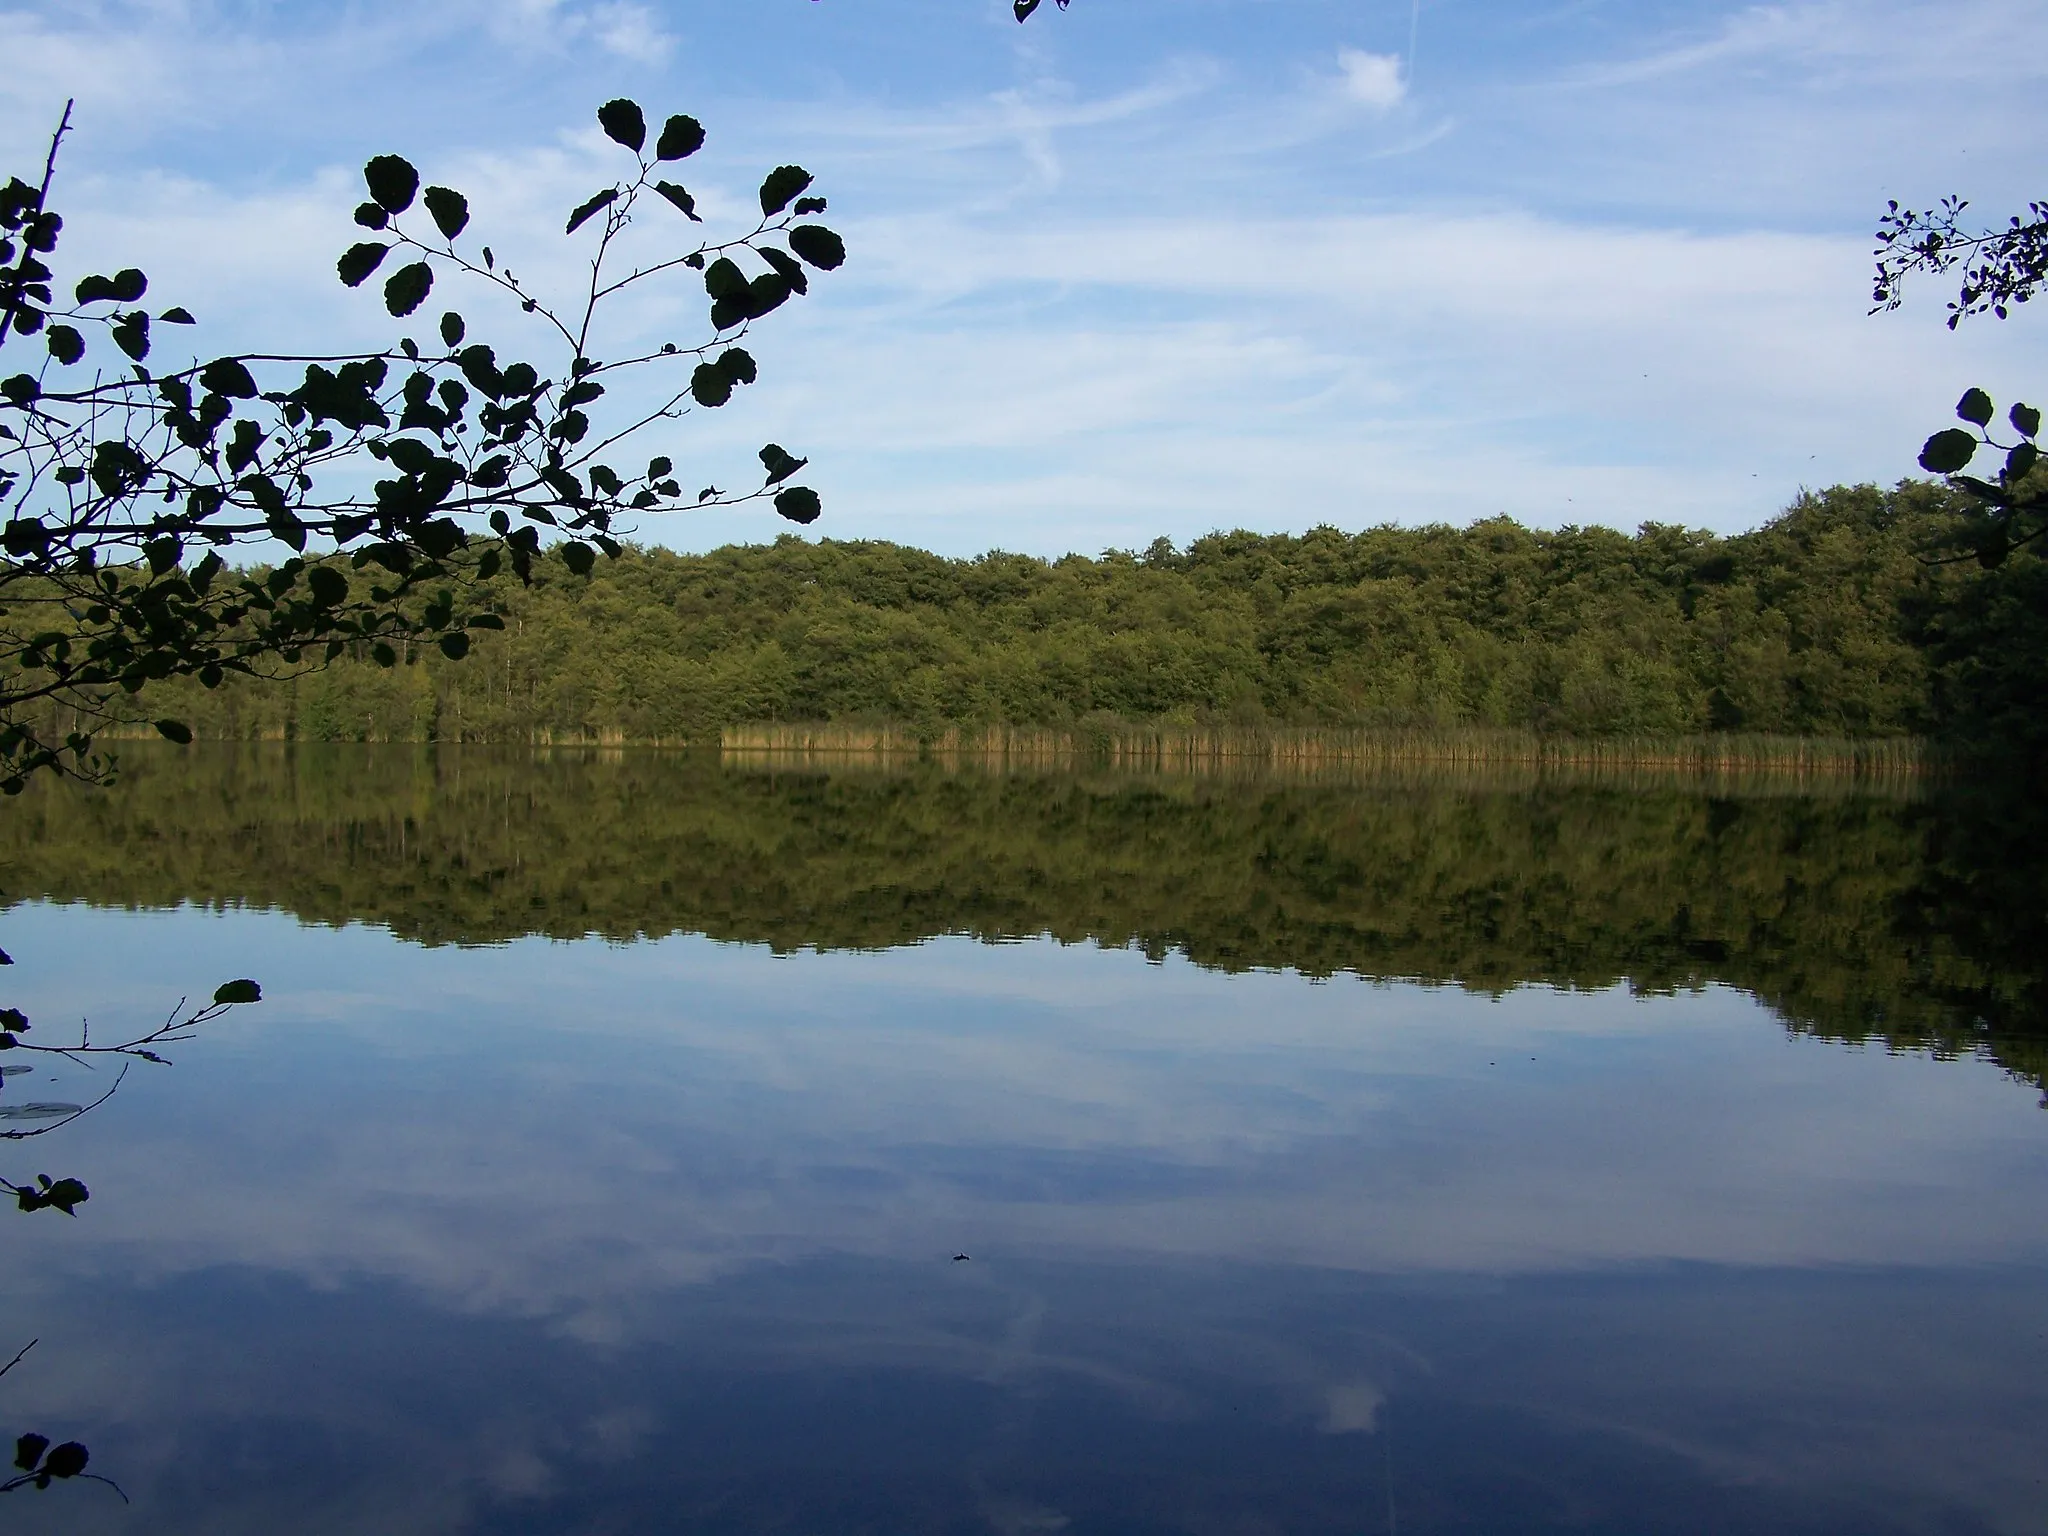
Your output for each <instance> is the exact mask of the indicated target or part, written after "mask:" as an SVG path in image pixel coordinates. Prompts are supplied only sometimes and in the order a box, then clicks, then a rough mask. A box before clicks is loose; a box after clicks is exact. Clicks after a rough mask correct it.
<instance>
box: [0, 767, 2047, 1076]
mask: <svg viewBox="0 0 2048 1536" xmlns="http://www.w3.org/2000/svg"><path fill="white" fill-rule="evenodd" d="M122 755H123V782H122V785H121V789H120V791H119V792H118V793H115V794H106V793H102V792H99V791H96V790H92V789H89V788H84V787H81V786H78V785H74V784H67V783H63V782H59V781H55V780H51V781H48V782H44V783H39V784H37V785H35V786H33V787H32V788H31V789H30V791H29V792H28V793H27V794H26V795H24V796H23V797H21V798H20V799H19V800H17V801H16V802H14V803H13V805H12V806H11V807H10V812H9V814H8V815H7V816H6V817H5V818H0V885H4V891H5V898H6V900H8V901H10V902H12V901H21V900H27V899H50V900H57V901H89V902H92V903H94V904H96V905H102V906H133V907H167V906H175V905H179V904H182V903H188V902H190V903H198V904H203V905H239V906H253V907H264V908H277V909H282V910H285V911H289V912H292V913H294V914H296V915H297V916H298V917H299V918H301V919H302V920H304V921H308V922H317V923H332V924H342V923H349V922H370V923H377V924H381V925H384V926H387V927H389V928H390V929H391V930H392V931H394V932H395V933H397V934H398V935H400V936H401V937H404V938H407V939H411V940H414V941H417V942H423V943H429V944H437V943H457V944H489V943H500V942H504V941H506V940H508V939H514V938H518V937H520V936H522V935H528V934H546V935H550V936H553V937H557V938H578V937H583V936H585V935H589V934H599V935H603V936H605V937H608V938H612V939H617V940H622V941H623V940H630V939H633V938H636V937H640V936H643V935H644V936H660V935H664V934H669V933H675V932H692V933H706V934H709V935H711V936H712V937H714V938H719V939H728V940H736V941H744V942H750V943H766V944H769V945H772V946H775V947H776V948H779V949H796V948H802V947H817V948H863V949H871V948H882V947H887V946H892V945H900V944H909V943H915V942H917V941H919V940H922V939H925V938H928V937H931V936H933V935H935V934H942V933H969V934H974V935H977V936H979V937H982V938H986V939H997V938H1003V937H1009V936H1018V935H1035V934H1041V933H1049V934H1052V935H1054V936H1055V937H1057V938H1060V939H1062V940H1066V941H1070V942H1081V941H1094V942H1098V943H1102V944H1108V945H1117V946H1124V945H1133V946H1137V947H1139V948H1142V949H1143V950H1144V951H1145V952H1146V953H1148V954H1150V955H1153V956H1155V957H1159V956H1164V955H1165V954H1167V953H1169V952H1174V951H1177V952H1180V953H1182V954H1185V955H1186V956H1188V957H1189V958H1190V959H1192V960H1193V961H1194V962H1195V963H1197V964H1200V965H1204V966H1211V967H1218V968H1222V969H1227V970H1241V969H1247V968H1252V967H1289V968H1293V969H1296V970H1299V971H1302V972H1304V973H1307V974H1309V975H1313V976H1330V975H1336V974H1340V973H1346V972H1348V973H1353V974H1356V975H1361V976H1368V977H1381V976H1391V977H1411V978H1420V979H1424V980H1429V981H1439V982H1446V983H1454V984H1457V985H1460V986H1466V987H1474V988H1480V989H1488V990H1495V989H1504V988H1508V987H1513V986H1517V985H1521V984H1524V983H1530V982H1539V983H1550V984H1555V985H1567V986H1574V987H1607V986H1613V985H1617V984H1619V983H1622V982H1624V981H1626V982H1627V983H1628V984H1630V985H1631V986H1633V987H1635V988H1637V989H1639V990H1650V991H1656V990H1663V989H1670V988H1683V987H1697V986H1703V985H1708V984H1712V983H1722V984H1726V985H1730V986H1735V987H1740V988H1742V989H1744V990H1746V991H1748V992H1751V993H1753V994H1754V995H1756V996H1757V997H1759V998H1761V999H1763V1000H1764V1001H1765V1002H1767V1003H1768V1004H1769V1005H1770V1006H1771V1007H1772V1008H1773V1009H1775V1010H1776V1011H1777V1012H1778V1014H1779V1015H1780V1017H1781V1018H1783V1019H1784V1021H1785V1022H1786V1024H1787V1025H1788V1027H1791V1028H1794V1029H1799V1030H1803V1031H1808V1032H1813V1033H1818V1034H1822V1035H1827V1036H1830V1037H1834V1038H1840V1039H1848V1040H1882V1041H1886V1042H1889V1043H1891V1044H1894V1045H1901V1046H1914V1047H1931V1048H1933V1049H1936V1050H1941V1051H1966V1050H1986V1051H1989V1052H1990V1053H1991V1054H1993V1055H1994V1056H1995V1057H1996V1058H1997V1059H1998V1060H2000V1061H2002V1062H2003V1063H2004V1064H2005V1065H2006V1066H2007V1067H2008V1068H2010V1069H2011V1070H2013V1071H2014V1072H2016V1073H2019V1074H2021V1075H2023V1076H2025V1077H2026V1078H2028V1079H2029V1080H2030V1081H2034V1082H2042V1081H2043V1074H2044V1072H2048V902H2044V900H2043V890H2042V882H2043V878H2044V877H2043V872H2044V871H2048V811H2044V810H2043V808H2042V806H2041V804H2040V802H2039V797H2038V796H2037V795H2033V794H2031V793H2029V792H2028V791H2027V789H2026V786H2024V785H2020V786H2017V788H2018V790H2019V792H2018V793H2017V794H2005V795H2001V794H2000V793H1999V792H1997V791H1995V790H1993V789H1991V788H1987V787H1983V786H1964V785H1956V786H1950V787H1933V788H1925V789H1921V790H1912V789H1910V788H1909V787H1906V786H1900V787H1897V788H1894V789H1892V790H1889V791H1887V792H1884V793H1879V794H1872V793H1867V792H1853V793H1852V792H1849V791H1847V790H1843V791H1841V792H1837V793H1833V794H1821V795H1815V794H1811V793H1800V794H1781V793H1770V792H1767V791H1765V790H1763V789H1761V788H1760V787H1759V786H1758V783H1757V781H1755V780H1753V779H1745V778H1742V777H1739V776H1738V777H1737V778H1735V779H1733V780H1731V781H1730V782H1729V783H1727V784H1723V785H1720V786H1712V787H1709V786H1702V785H1699V784H1687V783H1685V782H1683V781H1681V780H1678V779H1675V778H1669V777H1667V778H1664V779H1662V780H1658V781H1650V780H1644V781H1641V782H1634V783H1619V784H1617V783H1601V782H1599V781H1597V780H1583V779H1582V780H1574V779H1572V778H1570V777H1568V776H1567V777H1562V778H1559V777H1551V778H1540V777H1539V778H1534V779H1531V780H1529V781H1526V782H1524V781H1515V782H1506V781H1503V780H1501V779H1497V778H1488V777H1487V776H1484V775H1479V776H1474V777H1471V778H1468V779H1463V780H1460V779H1458V778H1457V777H1456V776H1450V777H1445V776H1443V775H1429V776H1425V775H1421V774H1416V775H1411V776H1408V777H1406V778H1403V777H1401V776H1398V775H1394V776H1388V777H1384V778H1380V779H1376V780H1373V781H1369V782H1367V781H1360V780H1356V779H1354V780H1351V781H1348V782H1344V783H1336V784H1328V783H1316V782H1313V781H1297V782H1281V781H1277V780H1275V779H1274V778H1272V777H1271V776H1270V775H1252V776H1245V777H1233V776H1215V777H1209V778H1200V777H1189V776H1173V775H1156V774H1155V775H1145V774H1118V773H1099V774H1089V773H1048V774H996V773H984V772H978V771H966V772H947V771H944V770H942V769H940V768H938V767H936V766H933V765H929V764H927V765H924V766H922V767H916V768H913V769H911V770H910V771H907V772H899V773H885V772H876V771H839V772H832V773H823V772H818V771H816V770H815V769H813V770H810V771H800V772H788V771H775V772H770V771H763V770H748V769H742V768H735V767H734V766H733V765H732V763H731V761H730V760H729V759H728V760H726V761H724V762H721V760H720V758H719V756H718V755H717V754H715V753H702V754H697V753H657V752H636V751H631V750H625V751H602V750H591V749H583V750H566V751H560V750H558V751H555V752H552V753H542V754H539V755H535V754H533V753H530V752H526V751H515V752H505V753H498V752H490V751H477V750H470V751H437V750H435V749H431V748H405V747H394V748H363V747H355V748H337V747H319V746H303V747H301V746H284V745H256V746H216V747H194V748H190V749H187V750H185V751H182V752H181V751H178V750H176V749H173V748H170V747H168V746H165V745H161V744H159V745H157V746H154V747H146V746H143V745H141V744H137V745H135V746H131V747H128V748H124V749H123V754H122Z"/></svg>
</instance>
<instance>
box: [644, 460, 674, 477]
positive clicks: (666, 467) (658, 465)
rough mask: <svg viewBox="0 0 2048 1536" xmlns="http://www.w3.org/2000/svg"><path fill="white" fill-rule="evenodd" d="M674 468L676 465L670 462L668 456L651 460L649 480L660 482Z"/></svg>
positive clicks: (648, 466) (649, 461)
mask: <svg viewBox="0 0 2048 1536" xmlns="http://www.w3.org/2000/svg"><path fill="white" fill-rule="evenodd" d="M674 468H675V465H674V464H673V463H672V462H670V460H669V458H668V456H667V455H666V454H664V455H662V456H660V457H659V458H652V459H649V460H648V461H647V478H648V479H649V480H659V479H661V478H662V476H664V475H666V474H668V473H669V472H670V471H672V470H673V469H674Z"/></svg>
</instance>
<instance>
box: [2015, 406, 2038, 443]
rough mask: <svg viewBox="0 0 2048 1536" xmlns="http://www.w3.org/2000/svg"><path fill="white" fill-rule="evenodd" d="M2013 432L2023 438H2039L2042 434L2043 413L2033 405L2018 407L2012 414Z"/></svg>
mask: <svg viewBox="0 0 2048 1536" xmlns="http://www.w3.org/2000/svg"><path fill="white" fill-rule="evenodd" d="M2010 419H2011V421H2012V425H2013V430H2014V431H2015V432H2017V433H2019V434H2020V436H2022V437H2037V436H2039V435H2040V432H2041V413H2040V412H2039V411H2037V410H2035V409H2034V407H2032V406H2031V405H2016V406H2014V407H2013V408H2012V411H2011V413H2010Z"/></svg>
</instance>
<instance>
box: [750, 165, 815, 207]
mask: <svg viewBox="0 0 2048 1536" xmlns="http://www.w3.org/2000/svg"><path fill="white" fill-rule="evenodd" d="M810 184H811V173H810V172H809V171H807V170H805V169H804V168H803V167H802V166H800V165H778V166H777V167H775V169H774V170H772V171H770V172H769V173H768V175H767V177H766V179H765V180H763V181H762V183H761V216H762V217H763V218H767V219H772V218H774V217H775V215H776V214H778V213H780V212H782V210H783V209H785V208H787V207H788V206H789V205H790V201H791V200H792V199H793V198H794V197H795V196H796V195H797V194H798V193H799V192H801V191H803V189H804V188H805V187H808V186H809V185H810Z"/></svg>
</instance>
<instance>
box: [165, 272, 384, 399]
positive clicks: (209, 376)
mask: <svg viewBox="0 0 2048 1536" xmlns="http://www.w3.org/2000/svg"><path fill="white" fill-rule="evenodd" d="M378 249H379V250H381V249H383V247H381V246H379V247H378ZM199 383H200V387H201V388H203V389H210V390H212V391H213V393H215V394H216V395H225V396H226V397H227V398H228V399H230V400H253V399H255V398H256V380H255V378H254V377H253V376H252V375H251V374H250V372H249V370H248V368H247V367H246V366H244V365H243V363H242V361H241V360H240V359H239V358H233V357H221V358H216V359H214V360H213V361H212V362H210V363H208V364H207V365H206V366H205V367H204V368H202V369H200V370H199Z"/></svg>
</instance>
